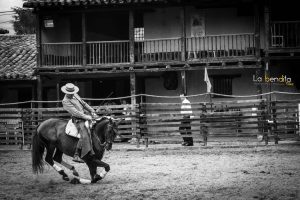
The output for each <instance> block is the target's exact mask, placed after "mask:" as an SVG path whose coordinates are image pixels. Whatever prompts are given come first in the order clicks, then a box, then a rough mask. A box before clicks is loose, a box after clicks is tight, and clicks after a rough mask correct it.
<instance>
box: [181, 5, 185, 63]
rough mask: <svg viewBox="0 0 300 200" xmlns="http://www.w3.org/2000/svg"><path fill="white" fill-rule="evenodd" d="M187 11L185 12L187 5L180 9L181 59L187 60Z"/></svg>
mask: <svg viewBox="0 0 300 200" xmlns="http://www.w3.org/2000/svg"><path fill="white" fill-rule="evenodd" d="M185 18H186V13H185V7H184V6H183V7H181V10H180V21H181V61H185V57H186V56H185V52H186V43H185V39H186V22H185V20H186V19H185Z"/></svg>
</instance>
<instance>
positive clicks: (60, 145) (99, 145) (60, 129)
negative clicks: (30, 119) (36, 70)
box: [32, 117, 121, 184]
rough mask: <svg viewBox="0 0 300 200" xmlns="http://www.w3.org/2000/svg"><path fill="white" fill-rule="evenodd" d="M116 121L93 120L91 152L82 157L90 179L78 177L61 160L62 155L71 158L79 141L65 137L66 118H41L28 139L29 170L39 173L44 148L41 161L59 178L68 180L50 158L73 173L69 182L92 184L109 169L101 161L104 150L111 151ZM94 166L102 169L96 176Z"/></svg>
mask: <svg viewBox="0 0 300 200" xmlns="http://www.w3.org/2000/svg"><path fill="white" fill-rule="evenodd" d="M120 122H121V120H115V119H113V118H109V117H102V118H98V119H97V120H95V121H94V123H93V124H94V125H93V128H92V129H91V132H90V133H91V140H92V144H93V145H92V146H93V150H94V152H95V154H94V155H91V154H90V153H88V154H87V155H85V156H84V157H83V158H82V160H83V161H84V162H85V163H86V165H87V166H88V168H89V171H90V176H91V180H87V179H82V178H80V177H79V174H78V172H77V171H76V169H75V167H74V166H72V165H70V164H69V163H67V162H65V161H64V160H63V159H62V156H63V154H65V155H67V156H71V157H72V156H73V155H74V153H75V148H76V145H77V143H78V140H79V139H78V138H75V137H72V136H69V135H67V134H66V133H65V128H66V125H67V123H68V121H67V120H64V119H56V118H51V119H48V120H45V121H43V122H42V123H41V124H40V125H39V126H38V127H37V129H36V132H35V134H34V135H33V138H32V169H33V173H35V174H38V173H43V170H44V162H43V154H44V151H45V149H46V150H47V154H46V156H45V161H46V162H47V163H48V164H49V165H50V166H52V167H53V168H54V169H55V170H56V171H57V172H58V173H59V174H60V175H61V176H62V178H63V180H65V181H69V180H70V179H69V177H68V175H67V174H66V173H65V172H64V170H63V169H62V168H61V167H60V166H59V165H57V164H56V163H54V161H55V162H57V163H59V164H61V165H62V166H64V167H66V168H67V169H69V170H71V171H72V172H73V175H74V176H75V178H73V179H72V180H71V183H74V184H76V183H86V184H88V183H96V182H97V181H99V180H101V179H103V178H104V177H105V175H106V174H107V173H108V172H109V170H110V166H109V165H108V164H107V163H105V162H103V161H101V160H102V158H103V155H104V152H105V150H107V151H109V150H111V148H112V143H113V141H114V139H115V137H116V135H117V133H118V130H117V126H118V124H119V123H120ZM54 152H55V154H54ZM53 154H54V156H53ZM97 167H103V168H104V171H103V172H101V173H100V175H99V174H97Z"/></svg>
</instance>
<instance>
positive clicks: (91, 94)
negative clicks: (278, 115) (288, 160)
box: [24, 0, 300, 104]
mask: <svg viewBox="0 0 300 200" xmlns="http://www.w3.org/2000/svg"><path fill="white" fill-rule="evenodd" d="M285 5H286V6H287V8H286V9H292V8H293V6H292V4H288V3H286V4H285ZM280 6H281V4H280V3H279V2H278V3H277V2H276V1H256V0H246V1H245V0H230V1H225V0H219V1H215V0H208V1H196V0H148V1H143V0H137V1H131V0H114V1H112V0H108V1H106V0H99V1H95V0H86V1H79V0H74V1H59V0H50V1H42V0H28V1H26V2H25V3H24V7H28V8H33V12H34V13H35V14H36V17H37V21H38V22H39V23H38V25H37V30H38V31H37V61H38V62H37V68H36V74H37V98H38V100H60V99H61V98H62V97H61V95H62V94H61V92H60V87H61V86H62V85H63V84H65V83H66V82H73V83H75V84H77V85H79V87H80V95H81V96H84V97H87V98H106V97H122V96H131V95H136V94H151V95H158V96H179V94H181V93H185V94H186V95H195V94H201V93H206V92H207V91H206V83H205V82H204V69H205V68H207V69H208V74H209V77H210V81H211V82H212V85H213V90H212V92H214V93H218V94H225V95H253V94H261V93H264V92H269V91H274V90H279V91H286V92H297V91H298V90H299V81H298V80H297V78H296V76H297V74H298V72H299V69H297V65H298V64H299V57H298V56H299V55H298V52H299V47H300V45H299V24H300V22H299V21H297V20H299V14H297V12H296V11H295V12H291V15H290V16H286V15H281V14H280V11H279V10H280V9H279V8H280ZM260 78H261V79H260ZM270 78H274V79H272V81H270ZM279 78H282V79H279ZM275 79H276V80H275ZM283 79H284V80H283ZM281 80H283V81H281ZM289 80H291V81H290V82H289ZM208 98H209V97H208V96H207V95H206V96H205V95H204V96H197V97H193V98H191V101H192V102H193V101H195V102H196V101H207V100H208ZM220 98H221V97H220V96H217V95H213V96H212V100H213V101H214V100H219V99H220ZM224 98H225V97H223V98H221V99H224ZM252 98H256V97H252ZM273 98H277V99H280V98H284V99H285V98H289V97H286V96H282V95H277V96H274V97H273ZM130 101H131V103H133V104H134V103H136V102H140V101H146V102H150V103H151V102H158V101H159V102H179V98H178V99H163V98H162V99H159V100H158V99H157V98H151V97H147V98H143V99H141V98H136V97H134V96H132V97H131V99H130ZM115 103H119V102H115Z"/></svg>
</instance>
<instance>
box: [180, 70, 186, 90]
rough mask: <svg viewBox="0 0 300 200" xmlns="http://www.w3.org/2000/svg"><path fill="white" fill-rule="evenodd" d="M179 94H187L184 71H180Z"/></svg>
mask: <svg viewBox="0 0 300 200" xmlns="http://www.w3.org/2000/svg"><path fill="white" fill-rule="evenodd" d="M181 94H184V95H187V87H186V71H185V70H184V71H181Z"/></svg>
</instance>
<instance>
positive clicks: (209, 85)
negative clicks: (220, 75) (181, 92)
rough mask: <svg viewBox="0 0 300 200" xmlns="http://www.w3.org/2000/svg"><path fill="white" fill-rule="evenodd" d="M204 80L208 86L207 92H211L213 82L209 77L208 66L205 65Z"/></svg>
mask: <svg viewBox="0 0 300 200" xmlns="http://www.w3.org/2000/svg"><path fill="white" fill-rule="evenodd" d="M204 81H205V82H206V87H207V90H206V92H207V93H210V92H211V83H210V80H209V78H208V74H207V69H206V67H205V70H204Z"/></svg>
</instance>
